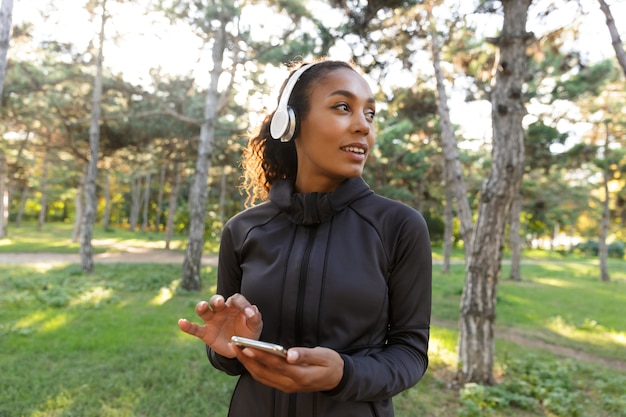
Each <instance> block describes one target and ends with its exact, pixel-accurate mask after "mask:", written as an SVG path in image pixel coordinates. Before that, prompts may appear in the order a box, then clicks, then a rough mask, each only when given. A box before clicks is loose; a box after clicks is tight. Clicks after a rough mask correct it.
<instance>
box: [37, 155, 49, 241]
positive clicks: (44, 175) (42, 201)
mask: <svg viewBox="0 0 626 417" xmlns="http://www.w3.org/2000/svg"><path fill="white" fill-rule="evenodd" d="M49 164H50V154H49V150H48V147H47V146H44V147H43V168H42V172H41V184H40V186H39V188H40V191H41V195H40V196H39V205H40V208H39V216H38V218H37V230H38V231H39V232H43V226H44V224H45V222H46V211H47V208H48V202H47V193H48V166H49Z"/></svg>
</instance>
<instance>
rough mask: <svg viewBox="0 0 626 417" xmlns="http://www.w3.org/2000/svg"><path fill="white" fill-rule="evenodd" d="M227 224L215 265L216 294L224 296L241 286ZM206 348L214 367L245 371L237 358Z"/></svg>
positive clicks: (236, 256) (228, 371)
mask: <svg viewBox="0 0 626 417" xmlns="http://www.w3.org/2000/svg"><path fill="white" fill-rule="evenodd" d="M229 226H232V224H231V225H229V224H226V225H225V227H224V230H223V231H222V238H221V241H220V250H219V261H218V265H217V294H221V295H222V296H224V298H228V297H230V296H231V295H233V294H235V293H237V292H239V291H240V287H241V268H240V267H239V261H238V255H237V252H236V250H235V247H234V243H233V230H232V227H229ZM206 350H207V356H208V357H209V361H210V362H211V364H212V365H213V366H214V367H215V368H216V369H219V370H220V371H223V372H225V373H227V374H228V375H240V374H242V373H243V372H244V371H245V368H244V366H243V365H242V364H241V362H239V360H237V359H231V358H227V357H224V356H222V355H219V354H217V353H215V351H214V350H213V349H211V348H210V347H209V346H208V345H207V347H206Z"/></svg>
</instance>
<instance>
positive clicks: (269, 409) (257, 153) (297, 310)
mask: <svg viewBox="0 0 626 417" xmlns="http://www.w3.org/2000/svg"><path fill="white" fill-rule="evenodd" d="M375 111H376V104H375V101H374V97H373V95H372V91H371V89H370V88H369V85H368V84H367V82H366V81H365V79H364V78H363V77H362V76H361V75H360V74H358V73H357V72H356V71H355V70H354V69H353V68H352V67H351V66H350V65H349V64H347V63H345V62H341V61H321V62H318V63H315V64H308V65H303V66H301V67H300V68H299V69H298V70H296V71H294V72H292V74H291V75H290V77H289V78H288V79H287V80H286V81H285V84H284V85H283V88H282V91H281V98H280V100H279V104H278V107H277V109H276V111H275V112H274V113H273V114H272V115H269V116H268V117H267V118H266V119H265V121H264V123H263V124H262V126H261V128H260V130H259V131H258V133H257V134H256V135H255V136H253V137H252V138H251V139H250V141H249V144H248V149H247V151H246V155H245V157H244V168H245V173H244V176H245V186H246V187H247V189H248V190H250V192H249V201H250V200H255V199H269V201H265V202H263V203H262V204H259V205H257V206H254V207H252V208H249V209H247V210H244V211H243V212H241V213H239V214H237V215H236V216H234V217H233V218H232V219H230V220H229V221H228V222H227V224H226V225H225V228H224V232H223V234H222V241H221V246H220V254H219V266H218V285H217V294H216V295H214V296H212V297H211V299H210V300H209V301H208V302H206V301H201V302H200V303H198V305H197V306H196V313H197V315H198V316H199V317H200V318H201V319H202V320H203V321H204V324H203V325H197V324H193V323H191V322H189V321H187V320H185V319H181V320H180V321H179V326H180V328H181V330H183V331H184V332H186V333H189V334H191V335H194V336H196V337H198V338H200V339H201V340H203V341H204V342H205V343H206V345H207V352H208V355H209V359H210V361H211V363H212V364H213V366H215V367H216V368H217V369H220V370H222V371H224V372H226V373H228V374H231V375H240V378H239V381H238V384H237V386H236V388H235V391H234V393H233V397H232V400H231V405H230V411H229V416H233V417H238V416H246V417H248V416H268V417H269V416H293V417H296V416H297V417H308V416H325V417H329V416H341V417H350V416H359V417H363V416H393V405H392V401H391V398H392V397H393V396H394V395H396V394H398V393H399V392H401V391H403V390H405V389H407V388H409V387H411V386H413V385H415V384H416V383H417V382H418V381H419V379H420V378H421V377H422V375H423V374H424V372H425V371H426V368H427V365H428V356H427V350H428V339H429V325H430V308H431V269H432V265H431V249H430V239H429V236H428V230H427V227H426V224H425V222H424V219H423V218H422V216H421V215H420V214H419V213H418V212H416V211H415V210H413V209H412V208H410V207H408V206H406V205H403V204H401V203H399V202H395V201H393V200H389V199H386V198H384V197H381V196H378V195H376V194H375V193H374V192H373V191H371V190H370V188H369V187H368V186H367V184H366V183H365V182H364V181H363V179H362V178H361V174H362V172H363V167H364V164H365V160H366V158H367V156H368V154H369V153H370V152H371V150H372V148H373V146H374V140H375V132H374V115H375ZM233 335H236V336H243V337H247V338H252V339H259V340H261V341H266V342H273V343H278V344H281V345H283V346H285V347H289V350H288V354H287V357H286V358H281V357H278V356H276V355H273V354H271V353H267V352H264V351H262V350H259V349H255V348H240V347H237V346H235V345H234V344H232V343H231V336H233Z"/></svg>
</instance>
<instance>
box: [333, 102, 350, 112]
mask: <svg viewBox="0 0 626 417" xmlns="http://www.w3.org/2000/svg"><path fill="white" fill-rule="evenodd" d="M335 108H336V109H338V110H343V111H348V105H347V104H346V103H339V104H337V105H336V106H335Z"/></svg>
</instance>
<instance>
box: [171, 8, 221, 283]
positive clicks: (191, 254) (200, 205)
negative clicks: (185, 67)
mask: <svg viewBox="0 0 626 417" xmlns="http://www.w3.org/2000/svg"><path fill="white" fill-rule="evenodd" d="M225 9H226V10H224V11H222V13H220V14H218V15H217V16H211V17H210V18H211V20H212V25H216V27H214V28H212V30H214V31H215V37H214V39H213V45H212V53H211V56H212V58H213V68H212V69H211V83H210V85H209V88H208V90H207V93H206V101H205V107H204V119H203V122H202V125H201V127H200V138H199V144H198V159H197V160H196V171H195V173H194V177H193V182H192V185H191V192H190V196H189V207H190V210H191V219H190V225H189V241H188V243H187V249H186V251H185V260H184V263H183V272H182V283H181V287H182V288H184V289H186V290H189V291H198V290H200V288H201V279H200V267H201V261H202V249H203V247H204V228H205V222H204V221H205V216H206V206H207V193H208V186H207V180H208V173H209V168H210V165H211V156H212V152H213V139H214V135H215V124H216V119H217V115H218V111H219V106H218V102H219V98H220V93H219V90H218V88H217V84H218V81H219V78H220V76H221V75H222V68H223V67H222V65H223V60H224V51H225V49H226V47H227V38H226V24H227V23H228V22H229V20H230V19H231V18H232V16H230V15H229V13H228V11H227V10H228V8H227V7H225Z"/></svg>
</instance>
